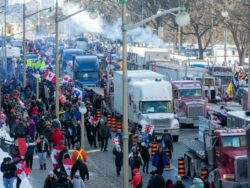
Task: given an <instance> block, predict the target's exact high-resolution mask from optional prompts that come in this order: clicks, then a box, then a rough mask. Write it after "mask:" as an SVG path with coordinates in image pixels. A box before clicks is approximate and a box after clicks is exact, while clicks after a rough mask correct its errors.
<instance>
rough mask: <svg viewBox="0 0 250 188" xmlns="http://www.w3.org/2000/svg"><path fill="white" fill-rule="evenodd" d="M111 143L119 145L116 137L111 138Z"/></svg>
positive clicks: (119, 142)
mask: <svg viewBox="0 0 250 188" xmlns="http://www.w3.org/2000/svg"><path fill="white" fill-rule="evenodd" d="M112 142H113V143H114V144H117V145H119V144H121V141H120V139H119V138H118V137H115V138H112Z"/></svg>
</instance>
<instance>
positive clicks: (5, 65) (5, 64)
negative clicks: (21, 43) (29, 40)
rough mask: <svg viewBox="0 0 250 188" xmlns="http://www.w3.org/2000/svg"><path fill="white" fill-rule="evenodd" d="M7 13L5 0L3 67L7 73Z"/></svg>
mask: <svg viewBox="0 0 250 188" xmlns="http://www.w3.org/2000/svg"><path fill="white" fill-rule="evenodd" d="M6 14H7V0H5V1H4V41H3V46H4V56H3V57H4V58H3V60H4V61H3V67H4V71H5V73H6V74H7V73H8V72H7V48H6V44H7V42H6V35H7V31H6V27H7V21H6V19H7V18H6Z"/></svg>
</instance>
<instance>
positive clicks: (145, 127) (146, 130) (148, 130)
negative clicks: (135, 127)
mask: <svg viewBox="0 0 250 188" xmlns="http://www.w3.org/2000/svg"><path fill="white" fill-rule="evenodd" d="M153 131H154V126H153V125H149V124H148V125H143V128H142V132H144V133H147V134H151V135H152V134H153Z"/></svg>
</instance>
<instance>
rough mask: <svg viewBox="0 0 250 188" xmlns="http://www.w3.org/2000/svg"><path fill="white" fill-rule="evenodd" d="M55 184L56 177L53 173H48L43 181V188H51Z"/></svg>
mask: <svg viewBox="0 0 250 188" xmlns="http://www.w3.org/2000/svg"><path fill="white" fill-rule="evenodd" d="M55 182H56V176H55V174H54V172H53V171H50V172H49V175H48V176H47V178H46V179H45V182H44V186H43V188H52V187H53V184H54V183H55Z"/></svg>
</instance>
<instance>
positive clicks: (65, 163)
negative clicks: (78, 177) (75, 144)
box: [62, 158, 73, 176]
mask: <svg viewBox="0 0 250 188" xmlns="http://www.w3.org/2000/svg"><path fill="white" fill-rule="evenodd" d="M62 163H63V167H64V169H65V171H66V173H67V175H68V176H70V173H71V169H72V166H73V161H72V160H71V159H70V158H66V159H63V161H62Z"/></svg>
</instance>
